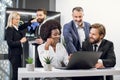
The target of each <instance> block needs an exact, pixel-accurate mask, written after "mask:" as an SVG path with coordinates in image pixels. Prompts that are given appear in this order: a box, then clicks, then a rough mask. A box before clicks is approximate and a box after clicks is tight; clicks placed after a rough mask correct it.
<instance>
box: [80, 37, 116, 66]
mask: <svg viewBox="0 0 120 80" xmlns="http://www.w3.org/2000/svg"><path fill="white" fill-rule="evenodd" d="M82 50H83V51H93V46H92V44H90V43H89V41H88V40H86V41H85V42H83V45H82ZM98 51H101V52H102V55H101V57H100V59H102V61H103V64H104V66H105V67H114V66H115V64H116V57H115V52H114V45H113V42H111V41H108V40H106V39H103V40H102V42H101V44H100V46H99V48H98Z"/></svg>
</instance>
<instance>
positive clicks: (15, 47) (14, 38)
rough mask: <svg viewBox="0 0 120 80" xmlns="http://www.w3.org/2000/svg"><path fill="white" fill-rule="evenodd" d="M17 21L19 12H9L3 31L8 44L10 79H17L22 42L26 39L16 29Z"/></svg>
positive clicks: (20, 62)
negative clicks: (10, 68) (10, 67)
mask: <svg viewBox="0 0 120 80" xmlns="http://www.w3.org/2000/svg"><path fill="white" fill-rule="evenodd" d="M19 21H20V14H19V13H17V12H12V13H10V15H9V16H8V22H7V27H6V31H5V32H6V34H5V37H6V40H7V45H8V59H9V61H10V63H11V65H12V73H13V74H12V75H13V76H12V80H17V79H18V68H19V67H21V66H22V60H21V55H22V54H23V48H22V44H23V43H25V42H26V41H27V39H26V37H24V35H23V34H22V33H21V31H20V30H19V29H18V25H19Z"/></svg>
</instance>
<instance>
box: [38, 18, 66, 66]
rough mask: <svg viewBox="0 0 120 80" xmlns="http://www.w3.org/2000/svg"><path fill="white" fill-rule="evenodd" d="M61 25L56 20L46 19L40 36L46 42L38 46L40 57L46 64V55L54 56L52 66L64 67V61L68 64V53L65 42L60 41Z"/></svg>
mask: <svg viewBox="0 0 120 80" xmlns="http://www.w3.org/2000/svg"><path fill="white" fill-rule="evenodd" d="M60 34H61V25H60V23H59V22H57V21H55V20H49V21H46V22H45V23H44V24H43V25H42V26H41V29H40V36H41V38H42V39H43V40H44V44H41V45H39V46H38V54H39V59H40V61H41V63H42V66H44V64H45V62H44V57H46V56H48V55H49V56H50V57H52V58H53V59H52V62H51V64H52V66H53V67H55V68H58V67H62V63H64V64H65V65H67V63H68V54H67V52H66V49H65V48H64V46H63V44H61V43H60V41H59V40H60Z"/></svg>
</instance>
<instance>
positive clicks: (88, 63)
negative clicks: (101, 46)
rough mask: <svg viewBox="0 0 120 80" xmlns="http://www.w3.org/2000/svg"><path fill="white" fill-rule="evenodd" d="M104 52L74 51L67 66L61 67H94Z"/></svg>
mask: <svg viewBox="0 0 120 80" xmlns="http://www.w3.org/2000/svg"><path fill="white" fill-rule="evenodd" d="M101 54H102V52H93V51H79V52H75V53H73V55H72V56H71V58H70V60H69V63H68V65H67V67H61V68H59V69H90V68H94V66H95V64H96V63H97V61H98V59H99V58H100V56H101Z"/></svg>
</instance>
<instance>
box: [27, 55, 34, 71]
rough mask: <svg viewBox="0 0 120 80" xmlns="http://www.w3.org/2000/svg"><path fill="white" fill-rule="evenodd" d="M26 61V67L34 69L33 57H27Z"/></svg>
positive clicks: (30, 69)
mask: <svg viewBox="0 0 120 80" xmlns="http://www.w3.org/2000/svg"><path fill="white" fill-rule="evenodd" d="M25 61H26V62H27V64H26V68H27V70H28V71H34V67H35V66H34V64H33V58H31V57H28V58H27V59H25Z"/></svg>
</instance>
